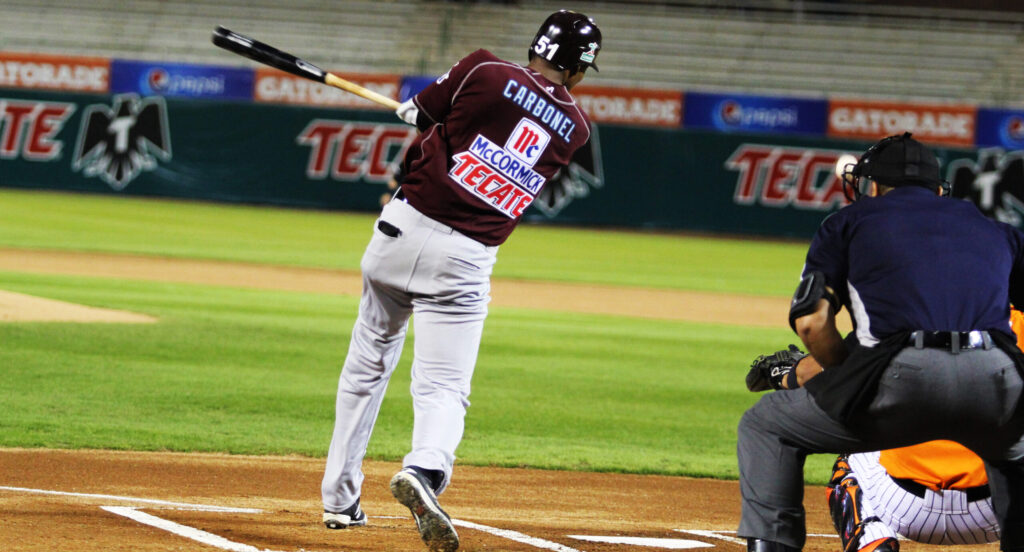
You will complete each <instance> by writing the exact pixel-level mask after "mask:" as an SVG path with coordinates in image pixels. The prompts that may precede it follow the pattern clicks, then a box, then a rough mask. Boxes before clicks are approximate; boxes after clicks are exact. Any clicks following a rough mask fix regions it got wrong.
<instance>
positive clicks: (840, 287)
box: [802, 213, 849, 306]
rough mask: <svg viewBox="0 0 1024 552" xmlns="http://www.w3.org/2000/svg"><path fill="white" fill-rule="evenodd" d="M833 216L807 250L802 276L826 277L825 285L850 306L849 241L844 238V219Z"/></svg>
mask: <svg viewBox="0 0 1024 552" xmlns="http://www.w3.org/2000/svg"><path fill="white" fill-rule="evenodd" d="M838 215H839V213H836V214H833V215H832V216H829V217H827V218H826V219H825V220H824V221H822V223H821V226H820V227H818V231H817V232H816V233H815V234H814V239H813V240H812V241H811V246H810V248H809V249H808V250H807V260H806V261H805V262H804V271H803V274H802V276H806V275H807V274H809V273H811V272H815V271H818V272H821V273H822V274H824V275H825V285H827V286H828V287H830V288H832V291H834V292H835V294H836V296H837V297H839V300H840V302H842V303H843V304H844V305H846V306H849V299H848V295H849V292H848V291H847V288H846V279H847V275H848V266H847V243H848V242H847V240H846V239H844V237H843V217H841V216H838Z"/></svg>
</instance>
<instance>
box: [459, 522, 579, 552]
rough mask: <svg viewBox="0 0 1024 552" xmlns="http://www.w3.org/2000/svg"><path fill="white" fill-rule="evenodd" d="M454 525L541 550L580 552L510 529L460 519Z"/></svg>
mask: <svg viewBox="0 0 1024 552" xmlns="http://www.w3.org/2000/svg"><path fill="white" fill-rule="evenodd" d="M452 524H453V525H457V526H459V527H465V528H467V529H476V530H477V531H483V532H484V533H490V534H491V535H494V536H496V537H502V538H506V539H508V540H511V541H515V542H518V543H521V544H528V545H530V546H533V547H536V548H541V549H544V550H554V551H555V552H580V551H579V550H576V549H575V548H570V547H568V546H565V545H563V544H558V543H557V542H551V541H549V540H544V539H540V538H537V537H531V536H529V535H524V534H523V533H520V532H518V531H510V530H508V529H498V528H497V527H489V526H487V525H480V524H479V523H473V522H470V521H462V520H460V519H453V520H452Z"/></svg>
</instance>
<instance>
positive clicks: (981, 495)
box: [890, 477, 992, 502]
mask: <svg viewBox="0 0 1024 552" xmlns="http://www.w3.org/2000/svg"><path fill="white" fill-rule="evenodd" d="M890 479H892V482H893V483H895V484H897V485H899V487H900V488H901V489H903V490H904V491H907V492H908V493H910V494H912V495H914V496H916V497H918V498H924V495H925V491H927V490H928V487H925V486H924V485H922V484H920V483H918V482H917V481H914V480H913V479H902V478H899V477H890ZM948 490H950V491H960V492H962V493H964V494H966V495H967V502H975V501H978V500H984V499H986V498H988V497H990V496H992V491H991V490H989V488H988V485H979V486H977V487H968V488H966V489H948Z"/></svg>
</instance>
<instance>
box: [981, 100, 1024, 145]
mask: <svg viewBox="0 0 1024 552" xmlns="http://www.w3.org/2000/svg"><path fill="white" fill-rule="evenodd" d="M977 135H978V137H977V144H978V145H979V146H982V147H1000V148H1008V149H1024V111H1020V110H1015V111H1014V110H1007V109H986V108H981V109H978V132H977Z"/></svg>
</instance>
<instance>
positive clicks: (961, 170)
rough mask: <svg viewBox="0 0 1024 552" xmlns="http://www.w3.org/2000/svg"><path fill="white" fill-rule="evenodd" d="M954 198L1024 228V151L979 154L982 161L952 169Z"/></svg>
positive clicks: (956, 163) (959, 162)
mask: <svg viewBox="0 0 1024 552" xmlns="http://www.w3.org/2000/svg"><path fill="white" fill-rule="evenodd" d="M948 170H949V172H948V174H949V176H950V178H949V180H950V182H951V183H952V184H953V197H957V198H961V199H966V200H968V201H970V202H972V203H974V204H975V205H977V206H978V209H979V210H980V211H981V212H982V213H984V214H985V216H987V217H990V218H994V219H996V220H998V221H1002V222H1005V223H1007V224H1012V225H1013V226H1016V227H1018V228H1022V227H1024V151H1012V152H1005V151H1003V149H1002V148H985V149H981V150H978V160H977V161H972V160H970V159H958V160H956V161H954V162H952V163H950V165H949V169H948Z"/></svg>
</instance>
